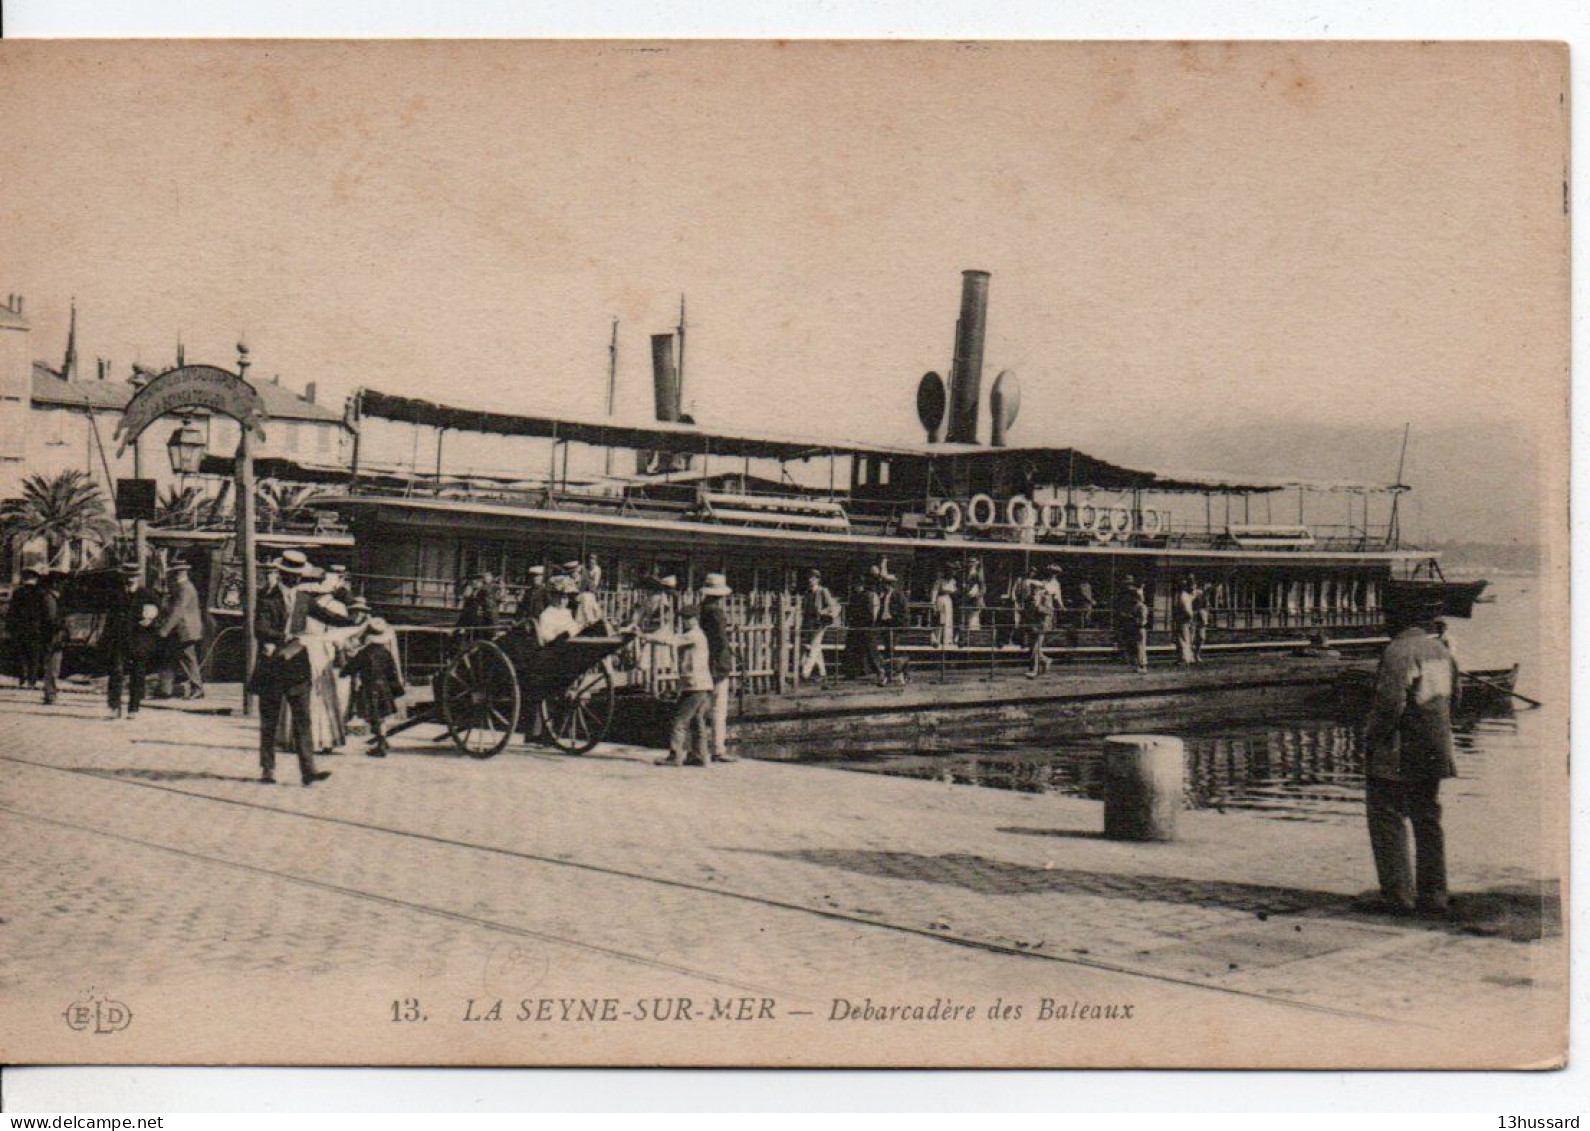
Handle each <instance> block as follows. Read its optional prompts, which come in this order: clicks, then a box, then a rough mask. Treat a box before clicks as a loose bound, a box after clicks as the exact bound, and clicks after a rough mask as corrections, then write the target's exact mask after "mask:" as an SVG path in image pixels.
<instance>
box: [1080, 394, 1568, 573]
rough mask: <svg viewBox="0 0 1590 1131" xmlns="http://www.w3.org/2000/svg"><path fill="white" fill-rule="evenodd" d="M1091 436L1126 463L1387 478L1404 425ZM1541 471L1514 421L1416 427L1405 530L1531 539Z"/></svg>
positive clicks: (1168, 426)
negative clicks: (1513, 423)
mask: <svg viewBox="0 0 1590 1131" xmlns="http://www.w3.org/2000/svg"><path fill="white" fill-rule="evenodd" d="M1089 444H1091V445H1092V446H1091V447H1089V446H1087V445H1082V446H1084V447H1085V448H1086V450H1088V451H1093V452H1095V454H1098V455H1100V456H1103V457H1104V458H1106V459H1110V458H1113V459H1115V460H1117V461H1118V462H1121V463H1125V464H1128V465H1130V466H1140V467H1154V468H1169V469H1180V468H1186V469H1190V470H1194V471H1222V472H1232V473H1246V474H1249V475H1274V476H1294V475H1295V476H1299V477H1301V478H1305V479H1319V480H1347V481H1354V482H1370V483H1389V482H1391V481H1392V480H1393V479H1395V478H1396V474H1397V453H1398V450H1399V448H1400V447H1401V444H1402V427H1401V426H1400V425H1396V424H1386V425H1372V424H1366V425H1364V426H1362V427H1356V428H1346V427H1341V426H1324V425H1321V426H1317V427H1316V426H1312V425H1306V424H1298V423H1293V422H1287V421H1280V420H1265V421H1251V422H1244V423H1242V424H1240V425H1235V424H1234V425H1229V426H1223V427H1215V428H1193V427H1176V426H1174V425H1173V424H1172V423H1171V422H1168V421H1165V420H1160V419H1149V420H1143V421H1134V422H1133V429H1132V431H1131V432H1117V433H1116V434H1114V435H1110V436H1099V437H1098V438H1097V439H1096V440H1095V439H1094V438H1091V437H1090V439H1089ZM1538 477H1539V463H1538V461H1537V459H1536V456H1535V438H1534V437H1531V436H1528V435H1526V434H1524V433H1523V432H1522V431H1520V430H1519V429H1518V428H1517V427H1515V426H1512V425H1509V424H1504V423H1492V422H1488V421H1476V422H1475V424H1474V425H1472V426H1470V427H1467V428H1439V429H1427V430H1424V431H1421V430H1420V429H1418V428H1417V427H1416V428H1414V430H1413V435H1412V437H1411V438H1410V440H1409V443H1408V462H1407V468H1406V470H1405V472H1404V481H1405V482H1407V483H1408V484H1410V485H1411V486H1412V487H1413V490H1412V491H1411V492H1410V493H1409V494H1408V495H1407V496H1406V497H1405V498H1404V499H1403V504H1402V532H1403V536H1404V537H1405V538H1407V539H1409V540H1411V541H1414V542H1417V543H1419V544H1421V545H1424V544H1431V543H1435V542H1442V541H1445V542H1452V543H1470V542H1472V543H1474V544H1477V545H1478V544H1485V545H1495V546H1498V547H1507V546H1512V545H1517V544H1528V543H1534V542H1536V541H1538V540H1539V539H1540V521H1541V516H1540V511H1539V506H1540V498H1541V490H1540V484H1539V478H1538ZM1333 505H1336V504H1333V503H1332V501H1331V500H1330V499H1329V498H1328V497H1321V498H1318V499H1317V500H1316V501H1315V502H1314V503H1313V504H1311V509H1310V512H1309V516H1310V518H1315V517H1316V514H1317V516H1318V517H1317V521H1324V522H1329V521H1332V519H1331V518H1330V517H1329V515H1330V514H1331V508H1332V506H1333ZM1316 507H1317V512H1316V510H1315V509H1314V508H1316ZM1377 518H1378V512H1377Z"/></svg>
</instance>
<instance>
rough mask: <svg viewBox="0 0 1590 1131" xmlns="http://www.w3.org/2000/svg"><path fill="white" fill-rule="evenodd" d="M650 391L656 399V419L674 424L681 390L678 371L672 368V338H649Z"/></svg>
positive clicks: (661, 336) (676, 418) (657, 336)
mask: <svg viewBox="0 0 1590 1131" xmlns="http://www.w3.org/2000/svg"><path fill="white" fill-rule="evenodd" d="M651 375H652V391H653V393H654V394H655V397H656V406H657V419H658V420H662V421H667V422H670V423H671V422H675V421H677V420H678V419H679V408H680V402H681V390H680V388H679V370H678V369H676V368H675V367H674V336H673V335H672V334H653V335H652V336H651Z"/></svg>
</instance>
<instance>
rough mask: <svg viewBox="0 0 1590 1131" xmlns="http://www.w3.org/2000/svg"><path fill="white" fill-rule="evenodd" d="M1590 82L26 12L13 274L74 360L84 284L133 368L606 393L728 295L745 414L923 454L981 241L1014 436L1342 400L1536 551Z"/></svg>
mask: <svg viewBox="0 0 1590 1131" xmlns="http://www.w3.org/2000/svg"><path fill="white" fill-rule="evenodd" d="M1565 80H1566V55H1565V53H1563V52H1562V51H1560V50H1559V49H1558V48H1555V47H1552V46H1550V45H1540V44H1511V45H1484V44H1447V45H1416V44H1388V45H1364V44H1357V45H1354V44H1325V43H1315V44H1245V45H1231V44H1196V45H1176V44H1163V45H1121V44H1090V45H1054V44H1004V45H993V44H934V45H913V44H821V43H816V44H777V43H762V44H755V45H745V44H738V45H736V44H720V45H711V44H677V43H676V44H657V43H650V44H647V43H631V44H619V43H607V44H567V43H565V44H556V43H551V44H528V45H527V44H501V43H497V44H493V43H477V44H424V43H367V44H303V43H298V44H290V45H289V44H281V43H275V44H272V43H254V44H182V43H161V44H155V43H142V44H136V43H135V44H116V43H102V44H93V45H89V44H70V43H57V44H42V43H18V42H14V41H13V42H5V43H0V152H4V153H5V155H6V169H7V177H6V188H5V192H4V193H3V194H0V292H12V291H19V292H21V293H23V294H24V295H25V296H26V297H27V302H28V311H29V314H30V317H31V318H32V320H33V325H34V338H35V341H34V352H35V354H36V355H37V356H40V357H44V358H47V359H51V360H58V359H59V355H60V351H61V348H62V344H63V342H64V337H65V325H66V319H67V310H68V306H69V303H70V301H71V299H72V298H73V296H75V298H76V300H77V304H78V308H79V352H80V355H81V356H83V357H85V358H89V359H92V358H94V357H97V356H105V357H109V358H111V359H112V361H113V363H115V365H116V366H118V370H117V371H118V372H124V371H125V366H126V365H127V364H129V363H131V362H132V361H134V360H140V361H142V362H143V363H145V364H157V365H159V364H168V363H169V362H170V360H171V357H172V353H173V351H174V344H175V341H176V339H177V337H178V336H179V335H180V336H181V338H182V340H183V341H184V343H185V345H186V351H187V358H188V360H189V361H208V362H214V363H218V364H223V365H230V364H231V362H232V360H233V359H234V357H235V343H236V342H237V341H238V340H239V339H240V338H246V340H247V342H248V345H249V347H250V350H251V353H252V356H253V360H254V370H253V372H254V374H255V375H256V376H266V377H268V376H271V375H275V374H280V376H281V378H282V380H283V381H284V382H285V383H287V384H289V385H294V386H302V385H303V384H305V383H306V382H308V381H314V382H316V384H317V386H318V390H319V395H320V397H321V399H322V400H326V399H332V400H335V399H339V398H340V397H342V396H343V395H346V394H347V393H349V392H351V391H352V390H353V389H355V388H357V387H360V386H367V387H375V388H380V389H383V390H387V391H391V392H397V393H401V394H405V395H410V396H422V397H429V398H433V399H438V400H443V401H447V402H450V403H456V404H464V405H472V406H480V407H487V408H495V409H503V410H508V411H524V412H545V413H557V412H568V413H573V414H579V415H585V416H594V415H599V414H600V413H602V412H603V411H604V409H605V401H606V380H607V348H606V347H607V341H608V334H609V329H610V325H611V320H612V319H613V318H615V317H616V318H618V319H619V321H620V350H619V398H618V400H619V415H620V416H622V417H624V418H626V419H632V420H640V419H645V418H646V417H647V416H648V415H649V412H650V401H651V391H650V371H649V367H650V361H649V349H648V341H647V336H648V335H649V334H650V333H654V332H663V331H666V330H668V329H669V328H670V327H671V326H672V324H673V323H674V322H675V321H676V319H677V314H678V304H679V298H680V295H681V294H686V295H688V300H689V321H690V331H689V355H688V371H687V376H686V389H685V400H686V406H687V408H688V409H689V410H690V411H692V412H693V415H694V416H695V418H696V419H697V420H698V421H699V422H701V423H702V424H704V425H708V426H719V427H723V428H725V429H734V430H750V431H755V430H766V431H776V432H787V433H812V434H817V435H822V436H833V437H839V438H846V439H855V440H876V441H882V442H912V441H915V440H919V439H920V438H921V432H920V429H919V427H918V425H917V423H916V417H915V411H914V394H915V387H916V382H917V380H918V379H919V378H920V376H921V374H922V373H923V372H924V371H926V370H929V369H932V370H937V371H939V372H946V371H947V367H948V364H949V357H950V353H951V347H952V344H953V338H954V328H955V316H956V312H957V307H958V302H959V287H960V272H961V271H962V270H963V269H966V268H979V269H984V270H987V271H989V272H991V273H992V281H991V287H990V314H989V333H988V344H987V351H986V355H985V359H986V364H987V369H986V371H985V376H984V392H985V396H986V392H987V389H988V387H989V386H990V385H991V384H992V380H993V377H994V375H995V374H997V373H998V372H999V371H1001V370H1003V369H1011V370H1013V371H1015V372H1016V374H1017V375H1018V377H1019V380H1020V382H1021V386H1022V410H1021V418H1020V419H1019V420H1018V421H1017V423H1016V426H1015V429H1014V430H1013V432H1012V437H1011V438H1012V441H1013V442H1019V443H1027V444H1036V443H1053V444H1055V445H1073V446H1076V447H1079V448H1082V449H1083V450H1085V451H1091V452H1095V453H1096V454H1099V455H1101V456H1104V457H1106V458H1117V459H1123V460H1124V459H1130V460H1132V461H1134V462H1136V463H1138V464H1140V465H1141V464H1145V463H1146V465H1148V466H1155V465H1156V457H1164V458H1165V459H1174V461H1175V467H1173V468H1171V470H1179V469H1205V470H1220V471H1229V472H1245V471H1246V472H1266V473H1276V472H1278V471H1283V472H1284V471H1285V470H1286V469H1284V468H1280V469H1278V468H1275V467H1273V466H1272V465H1271V461H1272V460H1273V457H1274V456H1275V455H1276V454H1277V453H1276V451H1275V449H1276V448H1277V443H1276V442H1275V441H1276V439H1277V438H1285V437H1291V436H1296V435H1299V434H1307V433H1309V432H1310V431H1311V430H1312V431H1315V432H1319V433H1322V434H1323V433H1328V434H1330V435H1333V436H1339V437H1342V438H1343V439H1342V442H1341V443H1340V444H1339V445H1337V449H1336V450H1335V451H1334V452H1332V453H1327V455H1330V456H1332V457H1333V458H1331V459H1327V460H1326V461H1325V462H1327V463H1329V464H1330V467H1329V468H1328V474H1329V475H1331V476H1333V477H1355V478H1364V479H1372V480H1377V481H1380V480H1384V479H1387V478H1389V472H1390V470H1392V469H1393V460H1394V457H1395V452H1389V453H1388V452H1387V451H1385V447H1386V444H1385V436H1386V434H1387V430H1388V429H1390V430H1391V432H1392V433H1393V434H1395V433H1396V431H1397V430H1398V429H1399V428H1400V425H1401V424H1402V423H1403V422H1408V423H1411V424H1412V427H1413V432H1414V435H1415V437H1419V436H1430V437H1434V436H1436V435H1444V436H1451V435H1457V436H1460V437H1461V436H1466V437H1468V438H1470V440H1471V441H1472V442H1471V443H1470V444H1469V445H1467V446H1466V447H1467V452H1466V451H1465V445H1462V444H1459V445H1456V446H1453V445H1450V444H1448V445H1447V446H1446V448H1445V449H1444V450H1446V451H1449V452H1452V453H1454V454H1453V456H1452V457H1451V458H1462V457H1463V456H1464V455H1465V454H1472V456H1473V457H1474V459H1475V462H1476V463H1477V464H1478V465H1479V466H1480V467H1481V468H1482V469H1483V472H1484V473H1483V474H1481V475H1480V476H1479V477H1478V478H1479V481H1478V482H1475V481H1474V480H1475V476H1474V474H1473V473H1472V470H1473V469H1471V468H1465V469H1463V476H1462V479H1463V482H1464V483H1465V485H1466V488H1467V489H1466V491H1465V493H1464V498H1465V499H1466V500H1468V501H1469V502H1470V503H1473V502H1474V501H1475V496H1474V492H1478V501H1479V502H1480V503H1481V504H1483V505H1481V506H1479V507H1478V509H1477V510H1476V509H1475V508H1474V507H1473V506H1470V507H1469V508H1468V511H1474V512H1475V513H1473V514H1469V513H1467V512H1465V511H1464V509H1463V508H1458V510H1456V511H1452V512H1450V518H1451V523H1452V525H1453V529H1451V531H1450V534H1451V535H1452V536H1453V537H1473V536H1475V535H1476V534H1477V533H1480V532H1484V531H1490V532H1493V533H1494V532H1495V523H1496V521H1497V517H1498V516H1501V519H1502V521H1503V523H1504V525H1506V526H1507V529H1505V530H1504V531H1503V532H1502V537H1505V538H1524V539H1533V538H1535V537H1536V536H1537V535H1539V533H1540V530H1541V529H1542V528H1541V525H1540V524H1541V522H1542V521H1544V519H1542V517H1541V515H1542V514H1544V513H1546V511H1547V510H1549V506H1546V507H1543V506H1542V499H1543V498H1544V497H1545V496H1546V495H1547V494H1549V493H1550V491H1551V490H1558V489H1559V488H1558V487H1557V484H1558V482H1559V481H1563V482H1564V483H1565V472H1564V470H1563V469H1564V467H1565V462H1564V461H1565V459H1566V435H1567V419H1566V411H1565V406H1566V396H1567V392H1566V389H1567V384H1566V366H1567V349H1568V344H1567V343H1568V332H1567V326H1568V322H1567V293H1568V292H1567V278H1568V258H1567V217H1566V215H1565V214H1564V207H1563V204H1564V189H1563V177H1564V170H1565V165H1566V153H1567V149H1566V145H1567V142H1566V138H1567V134H1566V106H1565V102H1564V101H1563V94H1564V91H1565V89H1566V87H1565ZM91 366H92V363H91V362H88V363H86V365H85V368H87V369H89V371H91ZM986 422H987V415H986V409H985V413H984V427H985V429H986ZM1244 435H1251V436H1252V437H1253V439H1254V442H1253V444H1252V446H1251V448H1249V447H1248V446H1247V445H1245V444H1244V443H1243V442H1242V437H1243V436H1244ZM1233 436H1235V437H1236V442H1234V443H1233V442H1232V437H1233ZM1520 437H1523V440H1522V441H1520V439H1519V438H1520ZM1205 438H1207V439H1208V443H1207V444H1205V443H1203V440H1204V439H1205ZM1520 442H1522V444H1523V448H1524V450H1525V451H1529V450H1531V449H1532V448H1533V449H1536V450H1541V451H1545V452H1546V453H1547V457H1546V458H1542V459H1540V460H1538V461H1535V466H1529V463H1528V461H1526V462H1525V463H1523V464H1521V463H1519V462H1518V461H1517V460H1515V459H1513V458H1511V453H1513V452H1514V451H1515V450H1516V448H1517V446H1518V444H1519V443H1520ZM1280 447H1281V448H1282V449H1283V450H1282V451H1281V452H1280V453H1279V454H1281V455H1284V454H1285V451H1284V448H1285V447H1286V445H1285V444H1281V445H1280ZM1206 451H1207V454H1208V455H1209V456H1210V457H1211V458H1210V459H1209V460H1205V459H1203V458H1202V457H1203V456H1204V455H1205V453H1206ZM1250 452H1251V453H1252V454H1253V456H1254V459H1253V461H1252V463H1255V464H1257V463H1263V465H1264V466H1253V465H1249V466H1241V465H1238V466H1233V461H1234V460H1235V461H1240V462H1244V463H1245V462H1248V456H1249V454H1250ZM1215 457H1218V461H1216V460H1215ZM1260 457H1262V458H1260ZM1315 462H1319V461H1318V460H1316V461H1315ZM1426 470H1427V473H1428V474H1430V475H1431V476H1432V477H1436V476H1441V475H1443V473H1444V472H1454V473H1455V471H1456V469H1455V468H1443V467H1442V466H1436V467H1432V468H1428V469H1426ZM1415 485H1416V486H1418V483H1417V482H1416V484H1415ZM1438 512H1439V513H1437V514H1436V515H1435V516H1434V517H1435V525H1437V526H1438V527H1439V526H1440V525H1441V524H1442V523H1443V522H1444V521H1445V520H1446V518H1447V517H1448V512H1447V511H1446V510H1445V509H1444V508H1438ZM1481 512H1483V515H1484V516H1485V517H1477V515H1480V513H1481ZM1426 517H1429V516H1428V514H1427V515H1426ZM1508 524H1510V525H1508Z"/></svg>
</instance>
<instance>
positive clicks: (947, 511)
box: [939, 499, 964, 534]
mask: <svg viewBox="0 0 1590 1131" xmlns="http://www.w3.org/2000/svg"><path fill="white" fill-rule="evenodd" d="M963 518H964V516H963V515H962V514H961V504H960V503H957V502H956V501H955V500H954V499H945V500H944V501H943V502H942V503H940V504H939V522H940V524H942V525H943V527H944V533H946V534H954V533H955V532H956V531H957V530H959V529H960V528H961V522H962V520H963Z"/></svg>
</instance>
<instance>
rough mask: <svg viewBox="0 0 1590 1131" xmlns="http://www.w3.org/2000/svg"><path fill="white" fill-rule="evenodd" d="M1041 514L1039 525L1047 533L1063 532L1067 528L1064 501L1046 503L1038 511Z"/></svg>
mask: <svg viewBox="0 0 1590 1131" xmlns="http://www.w3.org/2000/svg"><path fill="white" fill-rule="evenodd" d="M1038 513H1039V515H1040V516H1041V518H1040V521H1039V525H1040V526H1042V527H1043V529H1044V532H1045V533H1053V534H1062V533H1064V532H1065V528H1066V505H1065V504H1064V503H1045V504H1044V505H1043V509H1042V510H1041V511H1039V512H1038Z"/></svg>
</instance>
